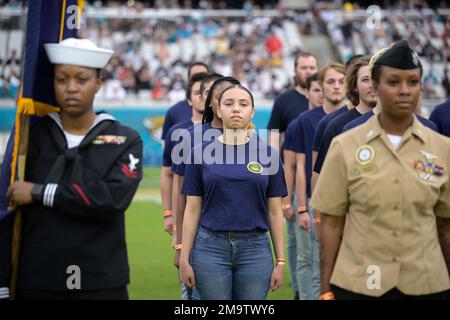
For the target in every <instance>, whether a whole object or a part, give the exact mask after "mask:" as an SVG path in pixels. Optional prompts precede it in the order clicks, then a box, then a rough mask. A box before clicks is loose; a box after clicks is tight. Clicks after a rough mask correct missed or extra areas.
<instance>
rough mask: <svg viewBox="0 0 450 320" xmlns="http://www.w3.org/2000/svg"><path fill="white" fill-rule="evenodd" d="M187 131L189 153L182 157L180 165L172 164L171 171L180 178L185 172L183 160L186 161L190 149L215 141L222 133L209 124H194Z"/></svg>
mask: <svg viewBox="0 0 450 320" xmlns="http://www.w3.org/2000/svg"><path fill="white" fill-rule="evenodd" d="M187 131H188V135H189V137H188V139H189V140H188V141H189V142H190V143H189V152H188V153H187V154H186V157H184V156H183V161H181V162H180V163H176V162H175V163H174V162H172V171H173V172H175V173H176V174H177V175H179V176H182V177H184V172H185V170H186V164H185V162H186V161H185V159H188V157H189V154H190V151H191V149H192V148H193V147H195V146H196V145H198V144H202V143H204V142H209V141H212V140H213V139H216V138H217V137H219V136H220V135H221V134H222V133H223V128H220V129H218V128H213V127H212V126H211V123H209V122H208V123H205V124H200V123H197V124H194V125H192V126H191V127H189V128H188V129H187Z"/></svg>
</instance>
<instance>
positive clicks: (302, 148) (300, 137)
mask: <svg viewBox="0 0 450 320" xmlns="http://www.w3.org/2000/svg"><path fill="white" fill-rule="evenodd" d="M325 115H326V113H325V111H323V107H318V108H315V109H312V110H310V111H307V112H305V113H303V114H301V115H299V116H298V120H296V125H297V130H296V134H297V136H296V139H295V140H294V150H293V151H295V152H296V153H304V154H305V174H306V195H307V197H311V175H312V147H313V139H314V132H315V129H316V127H317V124H318V123H319V122H320V120H321V119H322V118H323V117H324V116H325Z"/></svg>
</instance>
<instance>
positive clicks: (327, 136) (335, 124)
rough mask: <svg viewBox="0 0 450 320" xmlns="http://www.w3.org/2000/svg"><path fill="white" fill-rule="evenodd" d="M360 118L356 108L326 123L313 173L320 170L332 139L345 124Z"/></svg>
mask: <svg viewBox="0 0 450 320" xmlns="http://www.w3.org/2000/svg"><path fill="white" fill-rule="evenodd" d="M360 116H362V114H361V113H360V112H359V111H358V110H357V109H356V108H353V109H350V110H348V111H347V112H345V113H343V114H340V115H339V116H337V117H335V118H334V119H332V120H331V121H330V122H329V123H328V125H327V127H326V129H325V132H324V134H323V136H322V141H321V142H320V148H319V152H318V153H317V159H316V163H315V164H314V172H317V173H320V171H321V170H322V165H323V163H324V161H325V156H326V155H327V152H328V149H329V148H330V145H331V141H332V140H333V138H334V137H336V136H337V135H340V134H341V132H342V128H343V127H344V126H345V125H346V124H347V123H349V122H350V121H352V120H354V119H357V118H359V117H360Z"/></svg>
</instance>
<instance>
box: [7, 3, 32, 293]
mask: <svg viewBox="0 0 450 320" xmlns="http://www.w3.org/2000/svg"><path fill="white" fill-rule="evenodd" d="M25 2H26V1H25V0H22V10H25ZM24 16H25V15H22V16H21V29H22V30H26V20H25V18H24ZM24 33H25V36H24V37H23V40H22V61H21V65H22V66H21V68H20V73H21V75H20V79H21V86H22V84H23V73H24V61H25V54H24V53H25V43H26V32H25V31H24ZM18 101H19V97H18V98H17V100H16V106H18ZM19 122H20V131H19V132H20V133H19V137H20V139H19V154H18V159H17V161H18V164H17V165H18V167H17V169H18V178H19V181H24V180H25V164H26V156H27V150H28V141H29V131H30V116H29V115H27V114H21V115H20V117H19ZM16 125H17V124H16ZM12 174H13V175H14V174H15V173H14V172H12ZM21 233H22V209H21V208H20V207H19V208H17V210H16V213H15V216H14V225H13V231H12V242H11V268H12V274H11V284H10V287H9V293H10V297H11V299H12V300H14V299H16V294H17V279H18V274H19V257H20V246H21Z"/></svg>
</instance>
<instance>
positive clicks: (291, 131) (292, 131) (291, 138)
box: [283, 117, 298, 151]
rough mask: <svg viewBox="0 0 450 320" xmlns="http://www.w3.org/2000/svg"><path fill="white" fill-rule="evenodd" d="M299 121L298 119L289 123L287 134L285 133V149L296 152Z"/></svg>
mask: <svg viewBox="0 0 450 320" xmlns="http://www.w3.org/2000/svg"><path fill="white" fill-rule="evenodd" d="M297 121H298V117H297V118H295V119H294V120H292V121H291V123H289V125H288V127H287V129H286V131H285V133H284V145H283V149H285V150H290V151H294V143H295V139H297V136H298V135H297Z"/></svg>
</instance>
